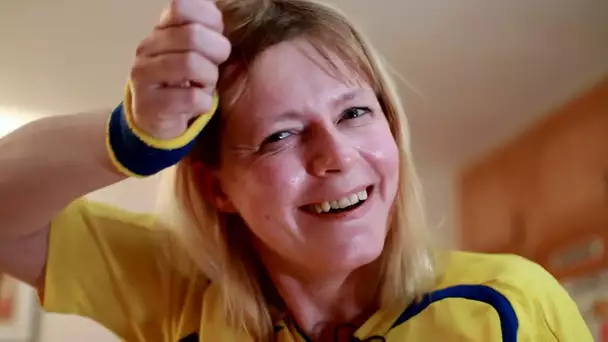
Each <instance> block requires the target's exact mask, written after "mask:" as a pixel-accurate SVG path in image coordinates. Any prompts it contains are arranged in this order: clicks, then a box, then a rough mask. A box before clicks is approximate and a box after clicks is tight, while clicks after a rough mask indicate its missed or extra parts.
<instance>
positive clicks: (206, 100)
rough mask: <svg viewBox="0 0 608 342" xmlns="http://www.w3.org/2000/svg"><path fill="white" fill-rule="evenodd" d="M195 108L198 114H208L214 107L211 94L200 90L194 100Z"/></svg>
mask: <svg viewBox="0 0 608 342" xmlns="http://www.w3.org/2000/svg"><path fill="white" fill-rule="evenodd" d="M193 104H194V108H195V109H196V111H198V112H203V113H204V112H208V111H210V110H211V108H212V105H213V100H212V97H211V95H210V94H208V93H206V92H205V91H203V90H201V89H199V90H198V91H197V92H196V98H195V100H194V103H193Z"/></svg>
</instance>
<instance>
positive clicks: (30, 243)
mask: <svg viewBox="0 0 608 342" xmlns="http://www.w3.org/2000/svg"><path fill="white" fill-rule="evenodd" d="M222 29H223V22H222V15H221V12H220V11H219V10H218V9H217V7H216V6H215V2H214V1H209V0H175V1H172V2H171V3H170V5H169V7H168V8H167V10H166V11H165V12H164V13H163V16H162V17H161V20H160V22H159V24H158V25H157V26H156V27H155V28H154V29H153V31H152V33H151V34H150V35H149V36H148V37H147V38H146V39H144V40H143V41H142V43H141V44H140V46H139V47H138V48H137V52H136V59H135V63H134V65H133V67H132V70H131V77H130V80H131V83H130V91H129V92H128V93H127V95H128V96H127V98H126V99H125V102H124V110H122V111H114V114H112V118H113V120H114V119H116V120H115V121H113V122H115V123H119V124H117V125H119V126H120V125H122V126H120V127H118V128H117V127H116V126H114V130H113V132H114V133H116V134H117V135H112V134H110V136H112V137H114V138H115V140H114V141H115V142H117V143H116V145H115V146H114V145H113V146H114V147H115V148H114V152H117V153H108V150H107V149H106V132H107V123H108V118H109V117H110V115H111V110H106V111H99V112H91V113H82V114H75V115H65V116H55V117H50V118H45V119H42V120H38V121H35V122H32V123H30V124H28V125H26V126H24V127H22V128H20V129H18V130H17V131H15V132H13V133H12V134H9V135H8V136H6V137H4V138H2V139H0V272H4V273H8V274H11V275H13V276H15V277H17V278H19V279H21V280H23V281H25V282H27V283H29V284H32V285H35V286H38V287H39V288H42V280H43V279H44V269H45V265H46V257H47V251H48V248H49V242H48V241H49V230H50V228H49V222H51V220H52V219H53V218H54V217H55V216H56V215H57V214H58V213H59V212H61V211H62V209H63V208H64V207H65V206H66V205H68V204H69V203H70V202H71V201H72V200H74V199H76V198H78V197H80V196H83V195H85V194H87V193H89V192H91V191H93V190H96V189H99V188H102V187H104V186H107V185H110V184H113V183H116V182H118V181H120V180H122V179H124V178H125V177H126V176H125V174H130V172H128V171H134V172H133V173H135V174H142V173H141V172H138V171H141V170H144V171H150V170H152V171H154V170H155V169H154V168H155V167H156V168H157V169H159V166H162V167H166V166H169V165H168V163H175V162H177V161H178V160H179V159H175V157H176V156H175V153H174V154H173V155H172V156H171V157H170V158H168V161H167V160H165V161H161V162H160V163H159V162H158V160H154V158H152V160H151V159H150V157H149V156H150V155H154V156H161V157H160V158H157V159H162V156H163V155H166V154H167V153H165V154H163V153H164V152H162V151H161V153H149V152H150V151H151V150H145V151H144V152H141V151H142V147H141V144H144V146H147V147H150V148H155V147H156V148H158V149H160V150H162V149H163V148H164V149H168V150H174V149H175V146H181V145H183V144H184V143H183V142H184V141H186V143H187V142H188V140H189V139H190V140H191V139H193V138H194V137H196V133H197V132H196V131H197V130H198V131H200V129H202V127H204V124H205V122H206V120H207V119H208V116H207V118H206V119H205V118H204V117H203V120H198V119H197V120H194V119H196V118H197V117H198V116H199V115H200V114H201V113H208V112H210V111H212V110H213V109H214V106H215V105H216V103H215V101H214V99H213V93H214V92H215V86H216V83H217V79H218V65H219V64H220V63H222V62H224V61H225V60H226V59H227V58H228V55H229V54H230V43H229V42H228V40H227V39H226V38H225V37H224V36H223V35H222V33H221V32H222ZM117 113H119V114H118V116H117ZM193 120H194V124H192V126H195V127H194V128H193V127H192V126H189V124H190V123H192V122H193ZM110 126H112V125H110ZM120 132H122V133H120ZM125 132H126V133H125ZM121 134H123V135H122V136H121ZM124 134H126V135H129V134H130V135H131V136H130V137H126V138H125V136H124ZM133 137H135V138H133ZM110 140H111V139H110ZM131 143H134V144H135V145H138V144H139V145H138V146H136V147H135V148H133V146H132V145H130V144H131ZM180 144H181V145H180ZM159 146H160V147H159ZM129 149H131V150H129ZM138 151H140V152H139V155H137V154H136V153H137V152H138ZM165 151H166V150H165ZM152 152H155V151H152ZM110 155H112V156H113V158H110ZM146 158H148V159H146ZM116 160H118V163H117V162H116ZM146 163H148V164H150V165H147V164H146ZM144 164H146V165H144ZM125 169H127V172H125ZM119 170H121V171H122V172H121V171H119ZM142 175H144V176H145V175H146V174H145V173H144V174H142Z"/></svg>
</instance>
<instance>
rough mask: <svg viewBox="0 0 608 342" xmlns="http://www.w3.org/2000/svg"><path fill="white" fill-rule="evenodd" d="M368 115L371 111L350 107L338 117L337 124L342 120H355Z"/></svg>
mask: <svg viewBox="0 0 608 342" xmlns="http://www.w3.org/2000/svg"><path fill="white" fill-rule="evenodd" d="M370 113H371V110H370V109H369V108H368V107H352V108H349V109H347V110H345V111H344V112H342V115H341V116H340V119H339V120H338V122H340V121H342V120H351V119H356V118H359V117H362V116H364V115H367V114H370Z"/></svg>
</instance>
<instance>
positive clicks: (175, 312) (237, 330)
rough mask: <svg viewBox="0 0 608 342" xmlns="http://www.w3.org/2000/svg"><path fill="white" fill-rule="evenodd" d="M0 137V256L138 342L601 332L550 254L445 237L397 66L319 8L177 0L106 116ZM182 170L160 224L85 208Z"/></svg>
mask: <svg viewBox="0 0 608 342" xmlns="http://www.w3.org/2000/svg"><path fill="white" fill-rule="evenodd" d="M201 113H204V114H201ZM32 137H36V138H37V139H36V142H35V143H33V142H30V141H32V139H31V138H32ZM2 142H6V144H0V149H2V150H0V152H1V153H0V158H4V157H5V156H7V157H6V159H4V160H5V161H6V162H3V163H0V196H1V197H0V199H1V200H2V202H3V203H7V206H6V207H0V227H2V229H0V237H1V238H2V243H3V246H6V248H3V249H2V250H0V252H2V253H0V256H1V257H0V266H2V268H3V269H4V270H6V271H7V272H10V273H12V274H15V275H16V276H19V277H20V278H22V279H24V280H27V281H29V282H30V283H31V284H35V285H36V286H37V287H38V289H39V292H40V295H41V297H42V298H43V299H44V308H45V309H46V310H49V311H54V312H60V313H70V314H78V315H82V316H87V317H90V318H92V319H94V320H96V321H98V322H100V323H101V324H103V325H105V326H106V327H107V328H109V329H111V330H112V331H114V332H115V333H116V334H117V335H119V336H121V337H122V338H124V339H126V340H134V341H176V340H182V341H205V342H209V341H214V342H215V341H239V342H247V341H256V342H257V341H262V342H263V341H278V342H282V341H302V340H303V341H313V340H314V341H388V342H393V341H395V342H396V341H405V340H407V341H409V340H412V341H421V340H428V341H438V340H448V341H479V342H482V341H483V342H487V341H509V342H513V341H517V340H521V341H555V340H558V341H574V340H576V341H580V340H584V341H590V340H591V338H590V335H589V332H588V330H587V328H586V327H585V325H584V323H583V320H582V318H581V317H580V315H579V313H578V312H577V309H576V306H575V305H574V303H573V302H572V300H571V299H570V298H569V297H568V296H567V294H566V292H565V291H564V290H563V289H562V288H561V287H560V286H559V284H558V283H557V282H556V281H555V279H553V277H551V275H549V274H548V273H547V272H546V271H545V270H543V269H542V268H540V267H539V266H538V265H536V264H533V263H531V262H529V261H526V260H524V259H522V258H519V257H515V256H506V255H482V254H469V253H462V252H450V251H440V250H437V249H435V248H433V246H432V244H431V242H430V239H429V237H428V232H427V229H426V226H425V222H424V219H423V218H424V213H423V206H422V200H421V198H420V185H419V182H418V178H417V175H416V172H415V170H414V166H413V163H412V157H411V153H410V142H409V132H408V128H407V119H406V116H405V113H404V111H403V109H402V106H401V104H400V101H399V98H398V96H397V93H396V91H395V88H394V86H393V85H392V83H391V80H390V77H389V74H388V73H387V72H386V71H385V69H384V66H383V63H382V60H381V59H380V58H378V57H377V56H376V54H375V52H374V49H373V48H372V47H371V45H370V44H369V43H368V42H367V41H366V40H365V39H364V37H363V36H362V34H361V33H360V32H359V31H358V30H357V29H356V28H355V27H354V26H353V25H352V24H351V23H350V21H349V20H348V19H347V18H346V16H344V15H343V14H342V13H341V12H339V11H337V10H335V9H333V8H332V7H329V6H327V5H326V4H323V3H320V2H315V1H309V0H218V1H217V2H215V1H208V0H175V1H172V2H171V5H170V6H169V7H168V9H167V10H166V11H165V12H164V13H163V15H162V17H161V20H160V22H159V24H158V25H157V26H156V27H155V28H154V30H153V31H152V33H151V34H150V36H149V37H147V38H146V39H144V41H143V42H142V43H141V45H140V46H139V47H138V49H137V52H136V60H135V63H134V65H133V68H132V73H131V78H130V82H129V86H128V88H127V92H126V94H125V100H124V102H123V103H121V104H120V105H119V106H118V107H117V108H116V109H115V110H114V111H113V112H112V113H111V114H110V115H109V118H108V113H90V114H88V115H73V116H65V117H57V118H52V119H47V120H43V121H39V122H36V123H33V124H31V125H27V126H26V127H24V128H23V129H21V130H19V131H17V132H16V133H14V134H11V135H9V136H8V137H7V138H5V139H3V141H2ZM15 146H19V148H18V149H17V148H16V147H15ZM51 151H52V152H53V153H52V154H51V153H50V152H51ZM15 156H19V157H18V158H17V157H15ZM174 165H175V167H174V168H172V169H170V170H167V175H168V176H171V177H170V178H169V182H168V184H169V192H168V195H169V196H167V198H166V203H164V204H163V205H162V206H161V212H159V213H158V214H157V215H155V216H148V215H139V214H133V213H129V212H126V211H123V210H120V209H118V208H115V207H110V206H107V205H102V204H99V203H94V202H89V201H86V200H84V199H76V200H75V198H79V197H81V196H82V195H84V194H85V193H87V192H88V191H91V190H94V189H97V188H100V187H103V186H105V185H108V184H111V183H114V182H118V181H120V180H122V179H124V178H125V177H127V176H133V177H145V176H148V175H152V174H155V173H157V172H160V171H162V170H164V169H167V168H169V167H170V166H174ZM41 175H44V176H45V177H50V178H51V180H52V181H50V182H44V183H40V182H38V183H35V181H36V179H37V177H40V176H41ZM32 184H36V186H32ZM49 222H50V224H49ZM489 229H491V227H489Z"/></svg>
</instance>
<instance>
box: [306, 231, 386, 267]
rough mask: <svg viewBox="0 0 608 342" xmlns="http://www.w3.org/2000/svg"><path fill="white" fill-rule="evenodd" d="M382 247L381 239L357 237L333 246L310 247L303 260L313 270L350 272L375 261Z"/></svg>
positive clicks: (382, 241)
mask: <svg viewBox="0 0 608 342" xmlns="http://www.w3.org/2000/svg"><path fill="white" fill-rule="evenodd" d="M383 249H384V240H383V239H377V238H369V239H359V240H355V241H350V242H349V243H347V244H336V245H334V246H333V247H329V246H324V248H320V246H317V247H316V248H311V249H309V252H307V253H305V255H306V260H303V262H305V263H306V264H309V265H310V266H311V267H312V268H314V269H315V270H325V271H326V272H351V271H354V270H356V269H358V268H360V267H363V266H365V265H368V264H370V263H372V262H374V261H376V260H377V259H378V258H379V257H380V255H381V254H382V251H383ZM312 264H314V265H312Z"/></svg>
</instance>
